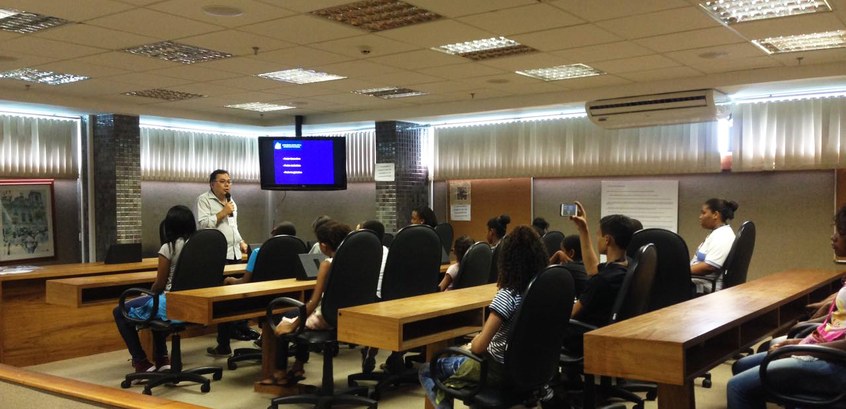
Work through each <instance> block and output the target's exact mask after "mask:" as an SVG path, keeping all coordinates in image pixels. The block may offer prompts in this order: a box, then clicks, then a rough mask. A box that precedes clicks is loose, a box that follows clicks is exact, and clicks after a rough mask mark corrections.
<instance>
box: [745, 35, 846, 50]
mask: <svg viewBox="0 0 846 409" xmlns="http://www.w3.org/2000/svg"><path fill="white" fill-rule="evenodd" d="M752 44H755V45H757V46H758V47H760V48H761V49H762V50H764V51H766V52H767V54H779V53H791V52H795V51H813V50H825V49H829V48H841V47H846V30H837V31H826V32H824V33H812V34H800V35H795V36H784V37H770V38H764V39H762V40H752Z"/></svg>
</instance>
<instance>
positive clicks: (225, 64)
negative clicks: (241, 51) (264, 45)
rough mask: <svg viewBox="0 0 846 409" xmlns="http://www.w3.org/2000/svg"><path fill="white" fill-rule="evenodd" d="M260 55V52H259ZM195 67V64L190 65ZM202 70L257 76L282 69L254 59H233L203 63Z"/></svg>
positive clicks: (276, 65)
mask: <svg viewBox="0 0 846 409" xmlns="http://www.w3.org/2000/svg"><path fill="white" fill-rule="evenodd" d="M259 54H261V52H259ZM192 65H196V64H192ZM203 68H209V69H213V70H221V71H229V72H236V73H239V74H247V75H257V74H261V73H265V72H271V71H278V70H280V69H283V68H282V67H281V66H280V65H279V64H278V63H275V62H269V61H262V60H259V59H256V58H255V57H234V58H226V59H223V60H214V61H209V62H204V63H203Z"/></svg>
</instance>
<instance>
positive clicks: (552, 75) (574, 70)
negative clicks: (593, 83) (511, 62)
mask: <svg viewBox="0 0 846 409" xmlns="http://www.w3.org/2000/svg"><path fill="white" fill-rule="evenodd" d="M514 72H515V73H517V74H520V75H525V76H527V77H532V78H537V79H539V80H544V81H558V80H569V79H573V78H583V77H593V76H595V75H603V74H605V73H604V72H602V71H599V70H597V69H596V68H593V67H591V66H589V65H585V64H570V65H559V66H556V67H548V68H533V69H530V70H521V71H514Z"/></svg>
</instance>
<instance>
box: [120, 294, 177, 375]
mask: <svg viewBox="0 0 846 409" xmlns="http://www.w3.org/2000/svg"><path fill="white" fill-rule="evenodd" d="M149 299H150V297H148V296H143V297H138V298H135V299H132V300H129V301H127V302H126V303H125V304H124V305H126V308H127V310H129V309H131V308H133V307H140V306H142V305H144V304H146V303H147V300H149ZM112 315H113V316H114V317H115V324H116V325H117V329H118V332H120V336H121V337H122V338H123V342H125V343H126V348H127V349H128V350H129V354H130V355H132V362H139V361H143V360H145V359H147V354H145V353H144V348H142V347H141V340H140V339H139V338H138V330H136V329H135V323H134V322H132V321H129V320H128V319H126V318H124V316H123V312H122V311H121V310H120V307H115V309H114V310H113V311H112ZM153 354H154V355H155V358H161V357H164V356H167V334H166V333H164V332H160V331H153Z"/></svg>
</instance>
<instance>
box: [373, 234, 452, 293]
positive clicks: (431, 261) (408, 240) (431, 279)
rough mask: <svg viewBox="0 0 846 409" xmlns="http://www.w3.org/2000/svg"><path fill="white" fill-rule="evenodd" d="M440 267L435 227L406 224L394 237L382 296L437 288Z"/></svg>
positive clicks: (386, 263) (384, 276)
mask: <svg viewBox="0 0 846 409" xmlns="http://www.w3.org/2000/svg"><path fill="white" fill-rule="evenodd" d="M440 266H441V241H440V239H439V238H438V234H437V233H435V230H434V229H432V228H431V227H429V226H428V225H425V224H413V225H410V226H406V227H403V228H402V229H400V231H398V232H397V235H396V236H395V237H394V242H393V243H392V244H391V251H389V252H388V260H387V261H386V262H385V274H384V275H383V276H382V299H383V300H395V299H397V298H405V297H411V296H415V295H421V294H428V293H433V292H435V291H437V290H438V279H439V270H440Z"/></svg>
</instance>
